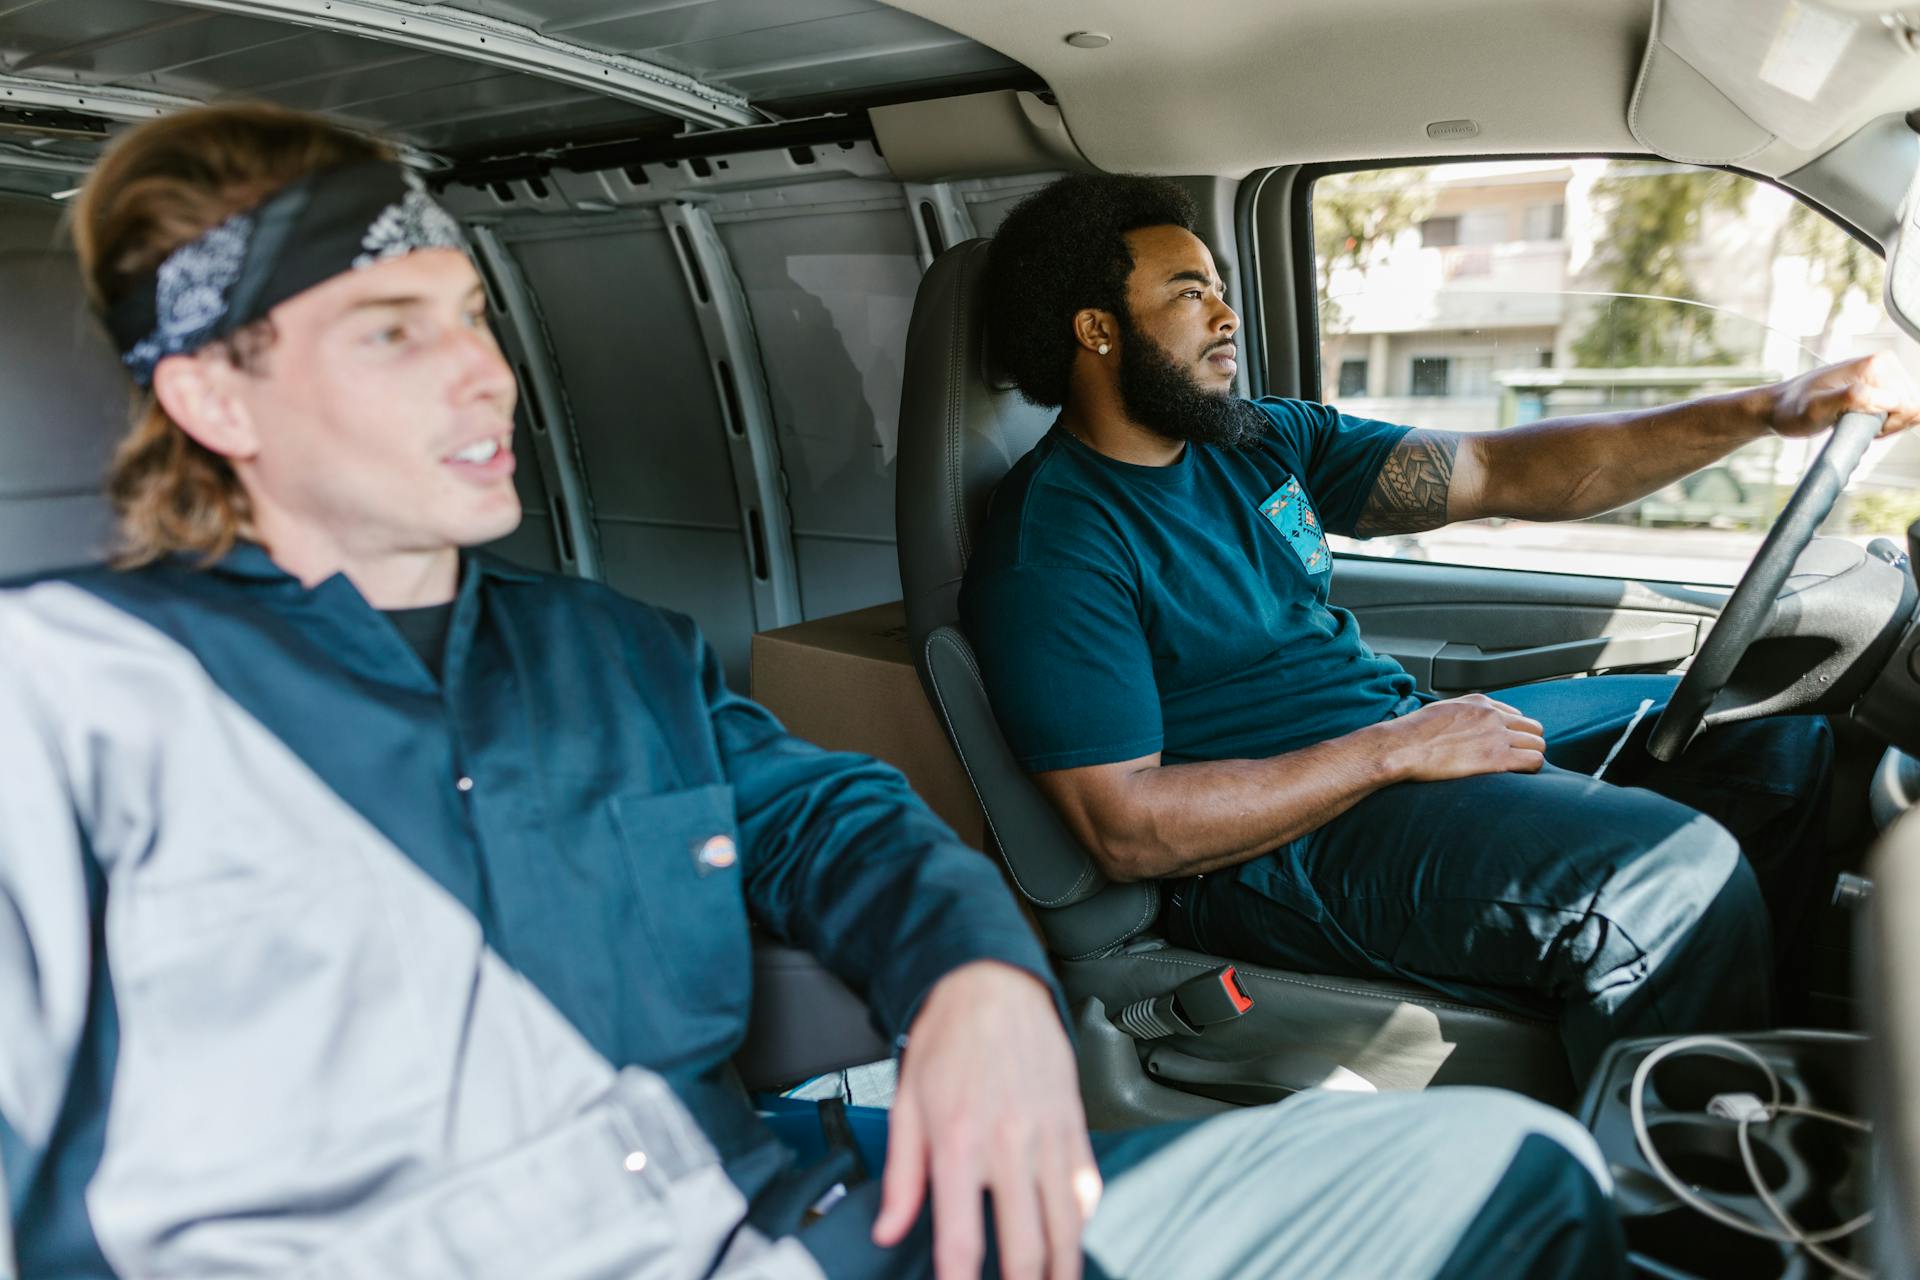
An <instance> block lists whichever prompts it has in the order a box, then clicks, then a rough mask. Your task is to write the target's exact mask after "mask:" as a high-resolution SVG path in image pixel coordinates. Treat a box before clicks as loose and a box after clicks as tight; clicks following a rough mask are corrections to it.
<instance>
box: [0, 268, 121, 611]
mask: <svg viewBox="0 0 1920 1280" xmlns="http://www.w3.org/2000/svg"><path fill="white" fill-rule="evenodd" d="M0 299H4V305H0V578H9V577H14V576H17V575H20V574H28V573H37V572H40V571H41V570H45V569H53V568H63V567H68V566H74V565H80V564H87V563H91V562H94V561H97V560H99V559H101V558H102V557H103V556H104V555H105V553H106V549H107V546H108V540H109V538H110V536H111V533H112V529H113V517H112V512H111V510H110V508H109V507H108V504H107V499H106V495H105V492H104V489H103V484H104V481H105V477H106V470H107V464H108V461H109V460H110V459H111V457H112V455H113V449H114V446H115V445H116V444H117V443H118V442H119V440H120V438H121V437H122V436H124V435H125V434H126V432H127V404H128V399H127V389H128V386H129V385H130V384H129V383H128V381H127V375H126V373H125V371H124V370H122V369H121V367H120V361H119V360H118V359H116V358H115V356H114V353H113V348H112V347H111V346H110V345H109V344H108V342H107V339H106V335H105V334H104V333H103V332H102V331H101V329H100V327H99V324H98V322H97V321H96V320H95V319H94V317H93V315H92V313H91V311H90V310H89V308H88V306H87V301H86V295H85V293H84V291H83V290H82V288H81V284H80V269H79V264H78V262H77V261H76V260H75V259H74V258H73V257H71V256H70V255H67V254H56V253H23V252H11V253H0Z"/></svg>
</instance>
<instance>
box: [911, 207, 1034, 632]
mask: <svg viewBox="0 0 1920 1280" xmlns="http://www.w3.org/2000/svg"><path fill="white" fill-rule="evenodd" d="M988 245H989V242H988V241H986V240H968V241H966V242H965V243H963V244H957V245H955V246H954V247H953V248H951V249H949V250H947V251H946V252H945V253H943V254H941V255H940V256H939V257H938V258H936V259H935V260H934V263H933V265H932V266H931V267H929V268H928V269H927V274H926V276H925V278H923V279H922V280H921V281H920V291H919V292H918V293H917V294H915V295H914V299H913V319H912V321H911V322H910V323H909V324H908V326H907V351H906V363H905V367H904V369H903V376H902V387H901V394H900V460H899V461H900V465H899V472H898V478H897V480H896V489H895V501H894V507H895V520H896V523H897V525H898V530H899V538H900V584H901V588H902V590H903V592H904V594H905V596H906V605H907V630H908V631H909V632H910V633H911V634H912V637H913V643H914V646H915V649H916V651H917V650H918V648H919V645H920V644H921V642H922V641H924V640H925V639H926V637H927V636H928V635H929V634H931V633H932V632H933V630H934V629H935V628H936V627H941V626H946V625H949V624H951V623H954V622H957V621H958V618H959V609H958V602H959V592H960V578H961V575H962V574H964V573H965V572H966V568H967V559H968V557H969V556H970V555H972V553H973V543H974V533H975V531H976V530H977V529H978V528H979V525H980V521H981V520H982V519H983V518H984V517H985V515H986V511H987V503H988V500H989V499H990V498H991V497H992V496H993V487H994V486H995V485H996V484H998V483H1000V479H1001V477H1002V476H1004V475H1006V473H1007V471H1008V469H1009V468H1011V467H1012V466H1013V464H1014V463H1015V462H1016V461H1018V460H1019V458H1020V456H1021V455H1022V454H1024V453H1026V452H1027V450H1029V449H1031V448H1032V447H1033V446H1034V443H1035V442H1036V441H1038V440H1039V439H1040V437H1041V436H1042V435H1043V434H1045V432H1046V430H1047V428H1048V426H1050V425H1051V424H1052V422H1053V417H1054V414H1053V411H1052V410H1049V409H1041V408H1038V407H1036V406H1034V405H1031V404H1028V403H1027V402H1026V401H1025V400H1024V399H1022V398H1021V397H1020V394H1019V393H1018V392H1017V391H1015V390H1013V384H1012V383H1011V382H1010V381H1009V380H1008V379H1006V378H1005V377H1004V376H1002V375H1000V374H999V373H998V372H996V371H994V370H992V369H990V368H989V352H988V349H987V342H986V332H985V329H986V326H985V323H984V321H985V299H984V296H983V283H984V279H985V275H986V266H987V249H988Z"/></svg>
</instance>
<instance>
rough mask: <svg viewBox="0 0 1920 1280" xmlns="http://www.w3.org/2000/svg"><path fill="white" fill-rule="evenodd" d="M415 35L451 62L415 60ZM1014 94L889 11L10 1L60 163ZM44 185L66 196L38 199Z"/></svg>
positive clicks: (825, 0) (442, 144)
mask: <svg viewBox="0 0 1920 1280" xmlns="http://www.w3.org/2000/svg"><path fill="white" fill-rule="evenodd" d="M409 18H411V21H409ZM417 34H424V35H428V36H434V37H439V38H450V39H451V40H452V41H453V42H454V43H453V46H452V49H451V50H447V51H433V50H431V49H429V48H419V47H407V46H406V45H405V44H404V43H401V42H402V41H405V40H408V39H410V38H415V37H416V35H417ZM443 49H445V46H443ZM489 58H492V59H497V60H498V61H496V62H494V63H491V64H490V62H489V61H486V60H484V59H489ZM502 64H504V65H502ZM556 73H562V74H558V75H556ZM1007 84H1018V85H1021V86H1024V87H1033V88H1037V87H1039V85H1038V82H1037V81H1036V80H1035V79H1034V78H1033V77H1032V75H1031V74H1030V73H1027V72H1025V71H1024V70H1022V69H1021V68H1020V67H1019V65H1018V64H1017V63H1014V62H1012V61H1010V60H1008V59H1007V58H1005V57H1003V56H1001V55H1000V54H998V53H995V52H993V51H992V50H991V49H987V48H985V47H983V46H981V45H979V44H977V43H975V42H973V41H971V40H968V39H966V38H964V37H962V36H958V35H955V34H954V33H953V32H951V31H948V30H946V29H944V28H942V27H939V26H936V25H934V24H933V23H930V22H927V21H925V20H924V19H921V18H917V17H915V16H913V15H911V14H907V13H903V12H900V11H899V10H897V9H893V8H889V7H887V6H886V5H883V4H881V3H878V2H877V0H445V2H444V3H438V4H428V3H411V2H410V0H368V2H366V3H357V2H355V0H336V2H334V3H326V2H325V0H178V2H176V0H0V112H4V111H8V110H9V109H11V114H12V115H13V119H14V122H15V123H16V124H18V123H20V122H21V119H22V114H23V113H26V114H29V115H30V117H31V119H32V121H33V122H35V123H39V124H53V125H67V126H71V127H73V129H74V136H72V137H71V138H70V139H69V140H68V141H67V142H64V143H63V142H54V141H49V140H47V136H46V135H45V134H40V135H36V136H34V137H33V138H32V139H31V140H32V142H33V145H34V149H35V150H38V151H41V152H42V153H43V154H44V155H45V156H46V157H48V158H50V159H57V158H58V157H59V156H61V155H63V154H65V155H69V156H74V155H80V156H83V155H86V154H88V153H89V152H90V151H91V150H93V149H94V148H93V147H92V146H90V145H89V142H90V140H89V138H88V137H87V136H86V134H87V132H88V127H87V122H88V121H89V119H90V118H92V117H94V116H95V113H99V115H102V116H105V117H106V118H108V119H110V120H113V121H116V122H117V121H124V120H127V119H139V118H143V117H145V116H152V115H157V114H159V113H161V112H162V111H164V110H166V109H169V108H171V107H176V106H179V105H181V104H182V103H184V102H197V101H209V100H216V99H223V98H243V97H244V98H264V99H268V100H270V101H274V102H279V103H283V104H285V105H288V106H293V107H300V108H305V109H308V110H315V111H321V112H325V113H327V114H329V115H331V116H334V117H336V118H338V119H341V120H344V121H346V122H348V123H351V124H355V125H359V126H362V127H365V128H368V129H370V130H377V131H380V132H383V133H386V134H388V135H391V136H396V137H398V138H400V139H402V140H403V141H405V142H407V143H409V144H411V145H412V146H414V147H415V148H417V149H418V150H420V151H423V152H428V153H433V154H436V155H438V156H442V157H448V158H463V157H476V156H486V155H491V154H500V153H510V152H513V151H516V150H521V149H525V148H526V147H529V146H538V145H541V144H547V143H551V142H553V141H556V140H566V141H569V142H581V141H591V140H594V139H596V138H619V139H631V138H635V137H644V136H647V135H649V134H658V135H661V136H668V135H672V134H675V133H679V132H682V131H683V130H686V129H688V128H690V127H691V128H710V127H725V126H727V125H743V124H752V123H757V122H762V121H769V120H779V119H788V118H793V117H796V116H805V115H808V114H812V113H814V112H817V111H820V110H822V109H825V108H828V107H832V108H835V109H842V110H844V109H849V108H855V107H860V106H864V105H867V104H869V103H871V102H874V101H884V100H887V99H888V98H889V97H897V96H901V94H903V93H905V94H907V95H908V96H916V97H938V96H942V95H945V94H954V93H965V92H969V91H971V90H974V89H978V88H983V87H991V86H998V85H1007ZM629 90H631V91H629ZM650 92H657V93H659V94H661V95H662V96H664V97H666V98H667V99H669V100H670V101H669V102H668V103H667V105H666V106H665V107H663V106H661V105H659V104H653V103H651V101H650V96H649V94H650ZM89 94H91V95H92V96H89ZM680 108H685V109H684V110H681V109H680ZM687 117H694V118H693V120H692V123H691V124H689V121H688V118H687ZM5 118H6V117H5V116H4V115H0V123H4V120H5ZM21 136H22V135H21V134H20V133H19V132H18V131H15V132H14V137H15V138H16V139H18V138H20V137H21ZM7 137H8V131H6V130H4V129H0V144H4V143H5V142H6V140H7ZM93 141H97V139H94V140H93ZM7 158H8V156H7V155H4V154H0V163H4V162H5V160H6V159H7ZM13 158H15V159H18V158H19V157H18V156H14V157H13ZM18 167H24V166H18ZM41 167H42V168H43V169H46V170H48V171H51V170H53V169H54V168H55V167H57V166H56V165H55V164H52V163H49V164H47V165H43V166H41ZM48 183H51V184H52V185H54V186H67V185H71V184H70V182H64V181H57V180H56V179H55V178H52V177H49V178H48V179H46V180H45V181H43V182H40V183H37V184H32V183H30V184H29V187H28V189H32V190H38V189H39V188H41V187H44V186H46V185H48ZM16 185H17V180H16Z"/></svg>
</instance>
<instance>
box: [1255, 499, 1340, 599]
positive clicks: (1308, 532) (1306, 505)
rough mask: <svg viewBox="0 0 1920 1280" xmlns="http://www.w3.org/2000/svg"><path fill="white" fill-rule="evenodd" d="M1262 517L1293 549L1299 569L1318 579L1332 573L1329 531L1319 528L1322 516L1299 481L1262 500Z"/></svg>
mask: <svg viewBox="0 0 1920 1280" xmlns="http://www.w3.org/2000/svg"><path fill="white" fill-rule="evenodd" d="M1260 514H1261V516H1262V517H1263V518H1264V519H1265V520H1266V522H1267V523H1268V524H1269V525H1271V526H1272V527H1273V530H1274V532H1276V533H1278V534H1279V535H1280V540H1281V541H1282V542H1285V543H1286V544H1287V546H1288V547H1289V548H1290V549H1292V551H1293V554H1294V555H1295V556H1297V557H1298V558H1299V560H1300V567H1301V568H1303V569H1305V570H1306V571H1307V573H1308V574H1310V575H1313V576H1316V577H1317V576H1319V575H1320V574H1323V573H1331V572H1332V571H1333V554H1332V552H1331V551H1330V550H1329V549H1328V547H1327V535H1326V532H1325V531H1324V530H1323V529H1321V527H1320V513H1319V512H1317V511H1315V510H1314V509H1313V503H1311V502H1309V501H1308V500H1307V494H1306V490H1304V489H1302V488H1301V487H1300V482H1299V481H1298V480H1294V479H1291V478H1289V479H1288V480H1287V482H1286V483H1285V484H1283V485H1281V486H1280V487H1279V488H1278V489H1275V490H1274V491H1273V492H1272V493H1270V494H1268V495H1267V496H1266V497H1264V498H1262V499H1261V500H1260Z"/></svg>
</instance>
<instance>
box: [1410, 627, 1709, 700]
mask: <svg viewBox="0 0 1920 1280" xmlns="http://www.w3.org/2000/svg"><path fill="white" fill-rule="evenodd" d="M1696 638H1697V631H1696V629H1695V628H1694V627H1692V626H1688V625H1684V624H1680V623H1675V624H1673V625H1671V626H1664V627H1655V628H1653V629H1652V630H1651V631H1642V632H1639V633H1638V634H1635V635H1630V636H1593V637H1591V638H1590V639H1586V640H1567V641H1563V642H1561V643H1560V644H1542V645H1534V646H1533V647H1531V648H1527V649H1495V650H1494V651H1493V652H1491V653H1489V652H1487V651H1485V650H1483V649H1481V648H1480V646H1478V645H1472V644H1458V643H1449V644H1445V645H1442V646H1441V647H1440V651H1439V652H1438V653H1436V654H1434V655H1433V676H1432V680H1431V684H1432V686H1433V689H1434V690H1435V691H1436V692H1439V691H1441V690H1453V689H1496V688H1504V687H1505V686H1507V685H1515V684H1525V683H1527V682H1528V681H1530V680H1547V679H1551V678H1553V677H1554V676H1570V675H1577V674H1579V673H1580V672H1583V671H1596V670H1599V669H1600V668H1602V667H1639V666H1651V665H1653V664H1655V663H1661V662H1678V661H1680V660H1681V659H1682V658H1685V657H1687V656H1689V655H1691V654H1692V653H1693V646H1694V641H1695V640H1696Z"/></svg>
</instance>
